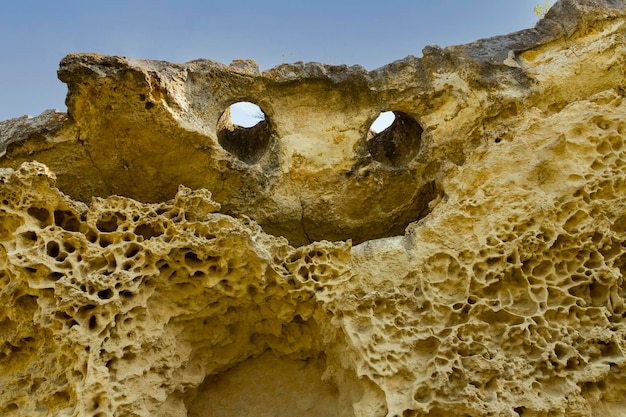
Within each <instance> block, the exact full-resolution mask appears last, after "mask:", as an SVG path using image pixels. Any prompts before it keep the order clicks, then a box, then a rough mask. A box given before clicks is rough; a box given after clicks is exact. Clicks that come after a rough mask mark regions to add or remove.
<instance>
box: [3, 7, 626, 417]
mask: <svg viewBox="0 0 626 417" xmlns="http://www.w3.org/2000/svg"><path fill="white" fill-rule="evenodd" d="M625 15H626V5H624V3H623V2H618V1H609V0H606V1H588V0H585V1H583V0H579V1H574V0H570V1H559V2H558V3H557V4H556V5H555V6H554V7H553V9H552V10H551V11H550V12H549V13H548V16H547V17H546V19H544V20H542V21H540V22H539V23H538V25H537V27H536V28H534V29H531V30H528V31H522V32H519V33H515V34H511V35H508V36H503V37H496V38H492V39H487V40H482V41H478V42H476V43H474V44H470V45H463V46H457V47H449V48H446V49H441V48H437V47H429V48H427V49H426V50H425V51H424V57H423V58H419V59H418V58H413V57H409V58H406V59H404V60H401V61H398V62H395V63H392V64H390V65H388V66H386V67H383V68H381V69H378V70H375V71H370V72H367V71H365V70H364V69H362V68H360V67H334V66H326V65H321V64H294V65H283V66H280V67H277V68H274V69H272V70H269V71H266V72H260V71H259V70H258V68H256V66H255V65H254V64H253V63H252V62H249V61H237V62H234V63H233V64H231V65H230V66H224V65H221V64H218V63H215V62H212V61H204V60H203V61H194V62H191V63H186V64H170V63H164V62H154V61H137V60H132V59H127V58H121V57H105V56H98V55H71V56H68V57H66V58H65V59H64V60H63V62H62V63H61V69H60V71H59V76H60V78H61V79H62V80H63V81H65V82H66V83H67V84H68V88H69V93H68V99H67V104H68V115H67V118H66V117H65V116H64V115H62V114H58V113H54V112H48V113H44V114H43V115H41V116H39V118H37V119H25V118H22V119H14V120H11V121H6V122H2V123H1V124H0V144H2V149H5V150H6V154H5V155H4V156H3V157H2V158H1V159H0V164H1V165H2V168H0V184H1V185H0V280H1V281H0V282H1V284H0V301H1V303H2V304H1V305H2V308H1V309H0V398H2V401H0V414H2V415H10V416H40V415H41V416H44V415H46V416H49V415H54V416H198V417H200V416H226V415H228V416H231V415H242V416H243V415H255V416H290V415H310V416H360V417H366V416H367V417H370V416H389V417H392V416H402V417H408V416H457V415H458V416H465V415H469V416H511V417H516V416H524V417H528V416H598V415H602V416H606V417H613V416H623V415H625V414H626V400H625V398H626V373H625V367H626V357H625V354H626V307H625V306H624V299H625V298H626V286H625V285H624V276H625V274H626V147H625V144H624V135H625V133H624V132H625V131H626V118H625V116H626V101H625V100H624V96H625V95H626V93H625V90H624V89H623V86H624V84H625V81H626V80H625V78H626V77H625V72H624V63H625V61H626V59H625V58H626V47H625V45H626V43H625V42H624V35H625V30H626V29H625V28H626V26H625V25H626V18H625ZM235 101H253V102H256V103H258V104H259V105H260V106H261V108H262V109H263V111H264V112H265V114H266V116H267V119H266V122H265V123H264V124H261V125H259V126H258V127H256V128H252V129H248V130H246V129H244V128H241V127H238V126H234V125H232V123H230V122H229V120H228V117H227V116H228V113H227V112H228V106H229V105H230V104H231V103H233V102H235ZM383 110H391V111H394V112H396V114H397V115H398V116H399V117H398V118H397V119H396V129H395V130H393V129H392V130H390V131H386V132H382V134H380V135H378V136H375V137H373V138H372V137H369V136H368V131H369V127H370V124H371V122H372V121H373V120H374V118H375V117H376V116H377V115H378V113H379V112H380V111H383ZM225 112H226V114H224V113H225ZM222 116H224V117H222ZM34 161H38V162H34ZM405 229H406V230H405ZM349 239H352V241H350V240H349ZM333 241H334V242H333Z"/></svg>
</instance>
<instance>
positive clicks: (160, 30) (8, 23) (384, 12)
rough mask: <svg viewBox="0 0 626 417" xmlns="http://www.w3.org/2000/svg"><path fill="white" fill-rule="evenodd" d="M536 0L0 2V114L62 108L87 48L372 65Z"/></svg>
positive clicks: (521, 11) (506, 16)
mask: <svg viewBox="0 0 626 417" xmlns="http://www.w3.org/2000/svg"><path fill="white" fill-rule="evenodd" d="M537 3H542V4H543V2H540V1H538V0H481V1H468V0H438V1H416V0H388V1H386V2H385V3H384V4H382V3H379V2H363V1H353V0H344V1H341V2H337V1H330V0H317V1H315V2H299V1H293V0H290V1H287V0H273V1H269V2H259V1H252V0H240V1H237V2H208V1H200V0H178V1H173V0H133V1H127V0H110V1H107V2H102V1H82V0H57V1H54V2H52V1H43V0H23V1H14V2H9V1H7V2H4V3H3V4H2V10H1V12H0V39H2V40H4V42H3V43H2V59H1V60H0V121H2V120H6V119H10V118H13V117H19V116H22V115H25V114H30V115H38V114H40V113H41V112H43V111H44V110H46V109H54V108H56V109H59V110H60V111H66V107H65V105H64V100H65V95H66V93H67V88H66V86H65V85H64V84H63V83H61V82H60V81H59V80H57V79H56V71H57V69H58V66H59V61H60V60H61V59H62V58H63V57H64V56H65V55H67V54H70V53H84V52H93V53H100V54H106V55H120V56H126V57H129V58H137V59H155V60H165V61H171V62H187V61H191V60H194V59H199V58H204V59H212V60H214V61H217V62H221V63H224V64H229V63H230V62H231V61H232V60H234V59H252V60H255V61H256V62H257V63H258V64H259V67H260V68H261V70H266V69H269V68H272V67H275V66H277V65H279V64H281V63H290V62H297V61H302V62H322V63H327V64H335V65H340V64H347V65H361V66H363V67H365V68H366V69H368V70H372V69H375V68H379V67H381V66H384V65H386V64H389V63H391V62H393V61H395V60H398V59H402V58H404V57H406V56H408V55H413V56H416V57H419V56H421V55H422V49H423V48H424V47H425V46H427V45H439V46H442V47H445V46H449V45H458V44H463V43H469V42H473V41H475V40H478V39H480V38H486V37H491V36H496V35H502V34H507V33H511V32H514V31H518V30H521V29H526V28H531V27H533V26H534V25H535V23H536V22H537V20H538V18H537V16H536V15H535V14H534V11H533V8H534V6H535V5H536V4H537Z"/></svg>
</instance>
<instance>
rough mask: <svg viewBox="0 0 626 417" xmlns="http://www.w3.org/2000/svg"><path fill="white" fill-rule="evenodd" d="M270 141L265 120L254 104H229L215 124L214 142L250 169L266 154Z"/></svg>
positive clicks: (264, 116)
mask: <svg viewBox="0 0 626 417" xmlns="http://www.w3.org/2000/svg"><path fill="white" fill-rule="evenodd" d="M270 138H271V134H270V128H269V122H268V120H267V117H266V115H265V113H264V112H263V110H261V108H260V107H259V106H257V105H256V104H254V103H250V102H247V101H245V102H238V103H234V104H232V105H231V106H230V107H228V108H227V109H226V110H225V111H224V113H223V114H222V116H221V117H220V119H219V120H218V122H217V141H218V142H219V144H220V145H221V146H222V148H224V149H225V150H226V151H228V152H230V153H231V154H233V155H235V156H236V157H237V158H239V159H240V160H242V161H243V162H246V163H247V164H250V165H252V164H255V163H257V162H258V161H259V160H260V159H261V157H262V156H263V155H264V154H265V152H266V151H267V148H268V146H269V143H270Z"/></svg>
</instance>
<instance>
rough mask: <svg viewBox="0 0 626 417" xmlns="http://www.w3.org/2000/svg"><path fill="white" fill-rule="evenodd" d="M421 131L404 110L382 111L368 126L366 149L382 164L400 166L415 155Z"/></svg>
mask: <svg viewBox="0 0 626 417" xmlns="http://www.w3.org/2000/svg"><path fill="white" fill-rule="evenodd" d="M392 116H393V118H392ZM423 131H424V130H423V129H422V126H420V124H419V123H418V122H417V121H416V120H415V119H414V118H413V117H411V116H409V115H408V114H406V113H404V112H401V111H386V112H382V113H381V114H380V115H379V116H378V118H377V119H376V120H375V121H374V123H373V124H372V126H371V127H370V131H369V134H368V140H367V150H368V151H369V153H370V155H372V158H373V159H374V160H375V161H378V162H380V163H381V164H383V165H387V166H391V167H402V166H404V165H406V164H408V163H409V162H411V160H413V158H415V156H417V154H418V152H419V149H420V145H421V143H422V132H423Z"/></svg>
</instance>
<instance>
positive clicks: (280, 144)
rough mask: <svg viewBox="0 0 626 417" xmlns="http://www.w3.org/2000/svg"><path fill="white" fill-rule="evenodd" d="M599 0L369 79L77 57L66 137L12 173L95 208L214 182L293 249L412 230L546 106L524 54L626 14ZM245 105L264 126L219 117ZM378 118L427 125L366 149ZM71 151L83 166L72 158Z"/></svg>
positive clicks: (15, 149) (316, 67)
mask: <svg viewBox="0 0 626 417" xmlns="http://www.w3.org/2000/svg"><path fill="white" fill-rule="evenodd" d="M570 3H571V4H570ZM589 4H591V3H589ZM589 4H587V3H585V2H560V3H559V5H558V6H556V7H555V8H553V10H551V12H550V14H549V15H548V16H547V18H546V19H543V20H542V21H540V22H539V23H538V25H537V27H536V28H534V29H528V30H525V31H521V32H518V33H515V34H511V35H507V36H500V37H496V38H491V39H487V40H482V41H478V42H476V43H473V44H468V45H463V46H458V47H449V48H446V49H442V48H438V47H428V48H426V49H425V50H424V56H423V57H422V58H414V57H410V56H409V57H407V58H405V59H403V60H400V61H397V62H394V63H391V64H389V65H387V66H384V67H381V68H379V69H376V70H373V71H367V70H365V69H364V68H362V67H360V66H353V67H348V66H332V65H324V64H318V63H308V64H304V63H295V64H284V65H280V66H278V67H276V68H273V69H270V70H268V71H263V72H262V71H260V70H259V68H258V67H257V66H256V64H255V63H254V62H252V61H246V60H239V61H234V62H233V63H232V64H231V65H228V66H227V65H223V64H220V63H217V62H214V61H210V60H196V61H192V62H189V63H186V64H172V63H167V62H163V61H142V60H137V59H128V58H124V57H111V56H102V55H98V54H72V55H68V56H67V57H65V58H64V59H63V61H62V62H61V66H60V69H59V78H60V79H61V80H62V81H63V82H65V83H66V84H67V85H68V96H67V100H66V104H67V106H68V116H69V118H68V120H67V121H66V122H65V123H63V124H62V126H55V129H56V131H58V132H60V133H58V134H56V133H51V132H46V131H43V132H40V133H38V134H39V136H40V139H41V138H42V137H48V138H49V140H43V141H41V140H40V142H39V143H38V144H35V143H33V141H32V140H31V141H30V142H29V143H27V142H28V141H27V142H21V141H17V142H16V140H15V139H12V141H13V142H14V143H13V144H11V145H10V146H11V149H12V152H11V155H9V157H8V158H4V164H5V165H7V164H8V165H11V164H12V166H14V167H15V166H17V164H18V161H23V160H26V159H28V158H31V157H32V156H33V154H36V158H37V159H38V160H41V161H42V162H44V163H46V164H48V165H49V166H51V168H52V169H53V170H54V172H56V173H57V175H58V177H59V183H58V185H59V187H60V189H61V190H63V191H65V192H67V193H68V194H69V195H71V196H73V197H75V198H77V199H80V200H83V201H89V199H90V198H91V197H93V196H100V197H103V196H107V195H115V194H118V195H124V196H128V197H132V198H136V199H138V200H141V201H146V202H156V201H165V200H168V199H170V198H172V197H173V195H174V194H175V192H176V189H177V187H178V185H179V184H184V185H186V186H189V187H191V188H207V189H209V190H211V192H212V193H213V198H214V199H215V200H216V201H218V202H219V203H220V204H222V205H223V208H224V210H225V212H227V213H231V214H245V215H248V216H250V217H252V218H253V219H255V220H256V221H257V222H259V223H260V224H261V225H262V226H263V227H265V228H266V229H267V230H268V231H270V232H271V233H280V232H279V231H282V233H283V235H284V236H286V237H288V238H289V239H290V241H292V242H293V243H294V244H303V243H306V242H309V241H313V240H320V239H328V240H345V239H352V240H353V241H354V242H357V243H358V242H362V241H364V240H368V239H372V238H378V237H384V236H391V235H397V234H401V233H403V230H404V228H405V227H406V226H408V224H410V223H411V222H413V221H416V220H419V219H420V218H421V217H423V216H424V215H425V214H426V213H428V211H429V208H428V207H429V203H430V202H432V201H436V200H437V198H438V196H441V195H442V194H443V190H441V187H440V183H441V181H440V180H441V178H443V177H445V175H446V172H447V171H448V170H449V169H450V167H451V166H454V165H456V166H460V165H462V164H463V161H464V160H465V158H466V157H467V156H468V155H469V154H471V153H472V152H473V149H475V148H476V147H477V146H479V145H481V142H480V141H479V140H478V139H477V138H476V134H475V133H476V131H478V130H483V131H485V130H489V131H495V130H497V129H500V130H506V124H507V122H506V119H510V118H513V117H515V116H516V115H517V114H518V113H519V112H520V111H522V110H523V109H525V108H528V107H531V106H533V105H540V103H541V101H542V95H543V94H546V91H545V89H546V88H550V86H549V85H548V84H549V83H553V80H549V79H548V80H543V79H541V74H536V73H533V68H532V60H528V59H526V58H525V56H533V55H536V54H537V53H540V52H539V51H541V50H544V49H546V48H548V49H549V48H550V44H551V43H554V42H555V41H557V40H559V39H563V38H567V37H571V36H574V37H575V36H576V34H577V33H579V32H580V31H583V30H587V29H585V28H587V27H589V28H593V25H594V22H595V21H598V19H603V18H610V16H617V15H618V14H619V13H621V12H623V10H622V9H620V7H615V6H614V5H611V4H609V3H606V5H607V7H595V6H594V8H591V11H589V10H587V11H585V10H586V9H589V8H590V7H591V6H589ZM583 12H585V13H583ZM578 29H579V31H578V32H577V30H578ZM525 54H526V55H525ZM572 60H574V61H575V59H574V58H572V59H570V60H569V61H572ZM561 64H562V65H563V66H567V65H569V62H568V60H567V59H565V60H564V62H562V63H561ZM564 74H565V73H564ZM571 76H572V77H574V76H575V74H571ZM605 84H606V83H605ZM559 85H560V86H561V87H563V86H566V85H567V83H566V82H562V81H560V82H559ZM596 87H597V90H598V91H600V90H601V89H602V86H596ZM564 89H565V88H560V90H564ZM551 93H552V94H557V95H565V97H563V98H562V99H561V102H567V101H568V100H570V99H572V98H574V97H572V95H576V91H553V92H551ZM583 95H584V94H583ZM238 101H251V102H253V103H255V104H257V105H259V106H260V107H261V109H262V110H263V112H264V113H265V116H266V124H265V125H264V127H263V129H260V128H258V129H256V130H250V129H241V128H240V129H234V128H233V126H229V125H228V123H224V122H221V123H220V118H221V117H222V116H223V114H224V112H225V111H226V110H227V109H228V106H229V105H230V104H232V103H234V102H238ZM382 111H394V112H398V113H400V114H403V115H405V117H406V118H407V120H410V121H411V123H414V124H415V125H416V128H415V129H413V130H409V129H404V130H403V129H400V128H399V129H397V130H398V131H397V132H391V134H389V132H387V133H388V134H387V135H386V136H385V137H382V138H379V139H380V140H379V141H378V142H377V141H370V140H368V132H369V128H370V126H371V124H372V122H373V120H374V119H375V118H376V117H377V116H378V115H379V113H380V112H382ZM496 118H497V121H498V122H497V124H498V125H499V127H498V126H494V123H493V121H494V120H495V119H496ZM52 137H54V139H52ZM6 145H9V144H5V146H6ZM20 145H21V146H20ZM70 148H71V149H72V150H71V151H70ZM20 149H21V150H20ZM20 153H22V154H26V155H27V156H26V157H23V156H21V155H20ZM67 153H71V154H73V156H75V157H76V158H77V159H80V160H81V161H77V160H74V161H71V162H70V163H66V162H67V159H66V158H67V157H68V156H67V155H65V156H61V155H63V154H67ZM381 184H384V186H381ZM407 184H410V186H409V187H407V186H406V185H407ZM330 195H332V196H333V197H332V198H328V197H329V196H330ZM363 202H367V204H363Z"/></svg>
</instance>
